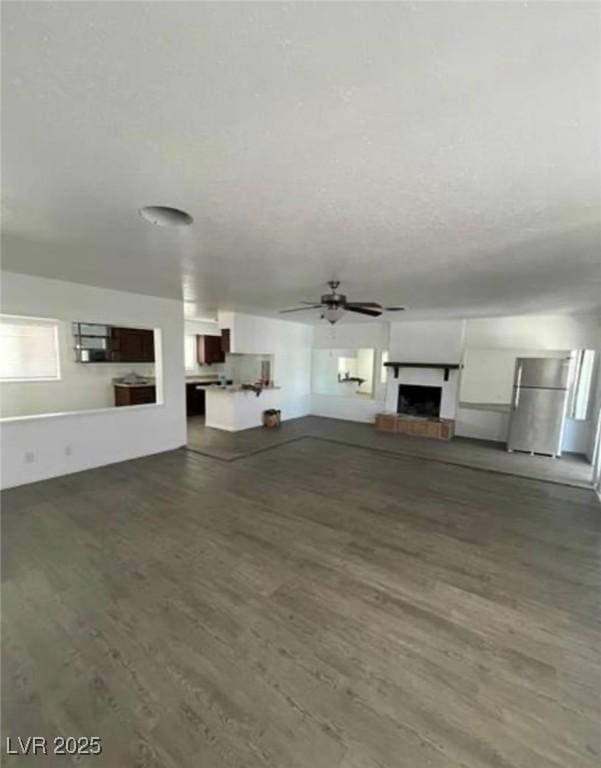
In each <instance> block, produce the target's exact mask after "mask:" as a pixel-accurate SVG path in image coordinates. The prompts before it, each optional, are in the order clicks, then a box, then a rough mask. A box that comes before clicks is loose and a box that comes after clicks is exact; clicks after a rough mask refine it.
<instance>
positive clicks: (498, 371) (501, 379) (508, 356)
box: [459, 347, 570, 405]
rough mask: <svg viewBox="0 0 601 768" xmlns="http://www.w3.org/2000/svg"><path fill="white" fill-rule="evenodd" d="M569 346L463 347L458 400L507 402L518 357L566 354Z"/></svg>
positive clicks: (511, 393) (559, 355)
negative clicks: (552, 347) (560, 348)
mask: <svg viewBox="0 0 601 768" xmlns="http://www.w3.org/2000/svg"><path fill="white" fill-rule="evenodd" d="M569 354H570V350H569V349H563V350H551V349H545V350H540V349H505V348H503V349H479V348H478V347H466V348H465V352H464V355H463V370H462V371H461V387H460V392H459V399H460V401H461V402H462V403H493V404H504V405H509V404H510V403H511V400H512V395H513V380H514V376H515V364H516V360H517V358H518V357H541V356H544V357H568V356H569Z"/></svg>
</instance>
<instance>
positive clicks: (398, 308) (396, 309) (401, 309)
mask: <svg viewBox="0 0 601 768" xmlns="http://www.w3.org/2000/svg"><path fill="white" fill-rule="evenodd" d="M405 309H407V307H384V311H385V312H403V311H404V310H405Z"/></svg>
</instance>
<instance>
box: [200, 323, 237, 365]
mask: <svg viewBox="0 0 601 768" xmlns="http://www.w3.org/2000/svg"><path fill="white" fill-rule="evenodd" d="M196 342H197V354H198V363H199V365H212V364H213V363H225V356H226V354H227V353H228V352H229V351H230V332H229V328H224V329H223V330H222V331H221V336H197V337H196Z"/></svg>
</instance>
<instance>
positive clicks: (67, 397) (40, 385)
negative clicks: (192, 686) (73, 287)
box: [0, 305, 155, 417]
mask: <svg viewBox="0 0 601 768" xmlns="http://www.w3.org/2000/svg"><path fill="white" fill-rule="evenodd" d="M7 311H8V310H7V309H6V306H4V305H3V312H7ZM77 320H84V321H85V320H86V318H81V317H72V318H71V319H70V320H59V322H58V343H59V359H60V373H61V377H60V379H59V380H57V381H14V382H12V381H11V382H6V381H4V382H0V416H1V417H10V416H29V415H32V414H39V413H64V412H67V411H85V410H92V409H94V408H111V407H114V406H115V392H114V388H113V379H115V378H119V377H121V376H125V375H126V374H128V373H130V372H131V371H135V372H136V373H137V374H139V375H140V376H147V377H154V373H155V369H154V363H78V362H76V361H75V352H74V344H75V340H74V337H73V328H72V322H73V321H77Z"/></svg>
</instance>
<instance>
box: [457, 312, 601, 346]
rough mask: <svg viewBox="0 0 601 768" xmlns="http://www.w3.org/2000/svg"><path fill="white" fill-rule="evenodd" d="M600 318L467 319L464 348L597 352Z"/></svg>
mask: <svg viewBox="0 0 601 768" xmlns="http://www.w3.org/2000/svg"><path fill="white" fill-rule="evenodd" d="M599 334H600V319H599V318H598V317H593V316H591V315H580V316H578V315H573V316H571V315H549V316H542V315H536V316H533V315H524V316H518V317H489V318H480V319H475V320H467V321H466V327H465V345H466V347H479V348H481V349H504V348H505V349H507V348H509V349H511V348H515V349H538V350H541V349H549V350H553V349H599V344H600V340H599Z"/></svg>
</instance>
